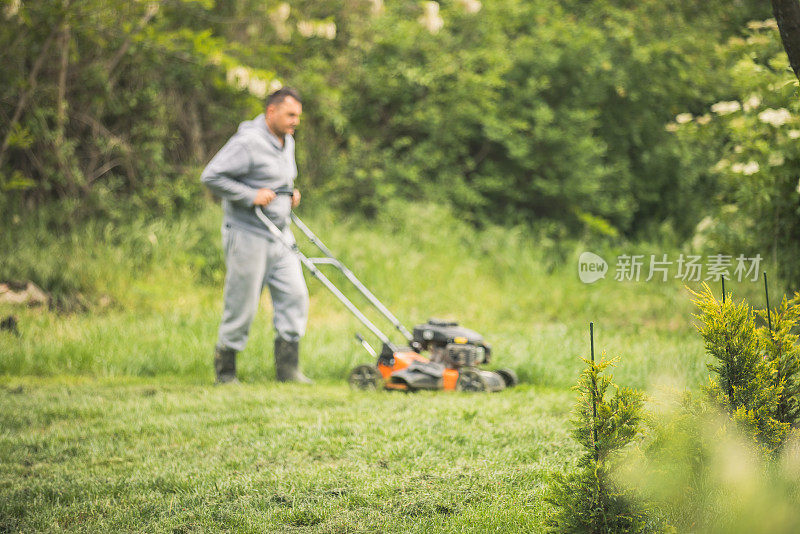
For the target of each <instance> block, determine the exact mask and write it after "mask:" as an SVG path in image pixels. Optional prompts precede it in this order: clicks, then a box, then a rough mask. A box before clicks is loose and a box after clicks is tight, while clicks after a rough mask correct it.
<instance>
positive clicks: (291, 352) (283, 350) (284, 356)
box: [275, 337, 313, 384]
mask: <svg viewBox="0 0 800 534" xmlns="http://www.w3.org/2000/svg"><path fill="white" fill-rule="evenodd" d="M299 360H300V343H298V342H297V341H286V340H285V339H283V338H281V337H276V338H275V376H276V377H277V379H278V382H299V383H301V384H313V381H312V380H311V379H310V378H308V377H307V376H306V375H304V374H303V373H301V372H300V369H299V367H298V363H299Z"/></svg>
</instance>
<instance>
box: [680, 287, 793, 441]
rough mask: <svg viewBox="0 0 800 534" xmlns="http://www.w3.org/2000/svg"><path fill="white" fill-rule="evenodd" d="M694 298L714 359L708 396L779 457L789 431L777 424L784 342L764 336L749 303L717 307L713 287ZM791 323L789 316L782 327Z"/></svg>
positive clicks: (730, 301)
mask: <svg viewBox="0 0 800 534" xmlns="http://www.w3.org/2000/svg"><path fill="white" fill-rule="evenodd" d="M694 297H695V299H694V303H695V304H696V305H697V307H698V309H699V313H698V314H696V315H695V316H696V317H697V318H698V319H699V321H700V325H699V327H698V328H699V330H700V334H701V335H702V337H703V340H704V341H705V348H706V352H707V353H708V354H709V355H710V356H712V357H713V359H714V361H713V362H712V363H710V364H709V365H708V368H709V370H710V371H711V376H710V377H709V383H708V385H707V386H705V388H704V389H705V392H706V393H707V394H708V396H709V398H710V399H711V400H712V402H714V403H715V404H716V405H718V406H720V407H721V408H722V409H723V410H724V411H726V412H727V413H728V414H729V415H730V416H731V418H732V419H733V420H734V421H736V422H737V423H738V424H739V425H740V426H741V427H742V429H743V430H744V431H745V432H746V433H748V434H749V435H750V436H752V437H753V438H755V439H756V440H757V441H758V443H760V444H761V445H762V446H763V447H764V448H765V449H766V450H767V451H775V450H776V449H778V448H779V447H780V446H781V444H782V443H783V441H784V439H785V438H786V436H787V433H788V431H789V427H790V424H789V423H788V422H786V421H782V420H780V419H779V418H778V414H779V406H780V404H781V398H782V394H783V392H784V390H785V389H786V388H785V384H786V380H785V377H784V378H780V377H778V376H777V375H778V373H777V372H776V367H775V366H776V365H782V364H783V363H785V360H786V358H785V357H784V354H785V353H786V351H787V346H784V344H783V342H782V341H785V339H784V338H781V340H782V341H781V342H779V343H777V344H776V343H775V342H774V341H772V340H771V337H770V336H771V334H764V333H763V332H761V331H759V328H757V327H756V321H755V317H756V314H755V313H754V312H753V310H752V309H751V308H750V306H749V305H748V304H747V303H746V302H744V301H743V302H740V303H738V304H737V303H736V302H734V301H733V299H730V298H728V299H727V300H725V301H724V302H721V301H718V300H717V299H716V298H715V297H714V295H713V293H712V292H711V289H710V288H709V287H708V285H704V287H703V289H702V290H701V291H700V292H694ZM788 318H789V315H788V314H786V315H785V318H782V319H781V321H788V320H789V319H788ZM782 328H785V325H783V323H782ZM765 339H767V340H769V342H767V343H765ZM770 355H771V356H770ZM785 404H787V405H788V401H785ZM792 406H794V404H792Z"/></svg>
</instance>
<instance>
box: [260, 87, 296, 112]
mask: <svg viewBox="0 0 800 534" xmlns="http://www.w3.org/2000/svg"><path fill="white" fill-rule="evenodd" d="M289 96H290V97H292V98H294V99H295V100H297V101H298V102H299V103H301V104H302V103H303V101H302V100H300V93H298V92H297V89H294V88H292V87H281V88H280V89H278V90H277V91H275V92H273V93H270V95H269V96H268V97H267V104H266V105H265V106H264V107H269V106H271V105H273V104H274V105H276V106H277V105H278V104H280V103H281V102H283V101H284V100H286V97H289Z"/></svg>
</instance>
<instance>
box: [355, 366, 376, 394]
mask: <svg viewBox="0 0 800 534" xmlns="http://www.w3.org/2000/svg"><path fill="white" fill-rule="evenodd" d="M347 382H348V383H349V384H350V387H351V388H353V389H363V390H368V389H378V387H379V386H380V385H381V382H382V378H381V374H380V372H378V369H377V367H375V366H374V365H359V366H358V367H355V368H354V369H353V370H352V371H350V376H349V377H348V378H347Z"/></svg>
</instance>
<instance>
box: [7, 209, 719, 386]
mask: <svg viewBox="0 0 800 534" xmlns="http://www.w3.org/2000/svg"><path fill="white" fill-rule="evenodd" d="M302 208H303V209H302V210H301V212H300V215H301V217H302V218H304V219H305V222H306V223H307V224H308V225H309V226H310V227H311V228H312V229H313V230H314V231H315V232H316V233H317V234H318V235H319V237H320V238H321V239H322V240H323V241H324V242H325V243H326V244H327V245H328V247H329V248H330V249H331V250H333V251H334V253H335V254H337V255H338V256H339V258H340V259H342V260H343V261H344V262H345V263H346V264H347V265H348V266H349V267H350V268H351V269H352V270H353V271H354V272H355V273H356V274H357V276H359V277H360V279H361V280H362V281H363V282H364V283H365V284H366V285H367V286H368V287H370V288H371V289H372V291H373V292H374V293H375V294H376V295H377V296H378V297H379V298H380V299H382V300H383V301H384V303H385V304H386V305H387V306H388V307H389V308H390V309H392V310H393V312H394V313H395V314H396V315H397V316H398V317H399V318H400V319H401V321H403V322H404V323H405V324H406V326H407V327H410V326H413V324H415V323H419V322H424V321H425V320H427V319H428V318H429V317H443V318H451V319H456V320H459V321H460V322H461V323H462V324H464V325H466V326H468V327H470V328H473V329H475V330H478V331H479V332H481V333H482V334H484V336H485V337H486V339H487V341H488V342H489V343H491V344H492V346H493V349H494V354H495V355H496V357H495V364H496V365H497V366H510V367H514V368H516V369H517V371H518V373H519V375H520V377H521V379H522V380H523V381H525V382H530V383H534V384H542V385H553V386H558V387H565V386H568V385H569V384H572V383H573V381H574V378H575V376H577V373H578V372H579V369H580V361H579V359H578V358H577V356H578V355H581V354H585V349H586V345H587V340H586V335H585V330H586V325H587V324H588V322H589V321H590V320H592V321H595V323H596V324H597V326H598V347H599V348H600V349H601V350H602V349H605V350H608V351H609V352H613V353H614V354H618V355H620V356H621V357H622V361H623V362H624V364H623V365H622V366H621V367H620V370H619V372H618V373H617V375H618V377H619V379H620V380H621V381H624V382H625V383H627V384H629V385H633V386H639V387H647V386H648V385H649V384H650V383H651V382H653V381H654V380H658V379H659V377H661V376H671V377H677V379H678V380H680V381H683V382H685V383H686V384H687V385H692V384H696V383H698V381H700V380H702V376H703V373H704V365H705V359H704V356H703V351H702V346H701V344H700V341H699V339H698V337H697V336H696V334H695V332H694V330H693V327H692V320H691V304H690V302H689V298H688V296H687V294H686V292H685V290H684V288H683V287H682V285H681V283H680V282H679V281H671V282H666V283H660V282H651V283H644V282H639V283H633V282H630V283H621V282H615V281H614V280H613V272H612V273H609V275H608V276H607V279H605V280H601V281H599V282H597V283H595V284H592V285H586V284H583V283H581V282H580V280H579V279H578V277H577V269H576V265H577V263H576V259H577V256H578V255H579V254H580V252H582V251H583V250H597V249H598V247H601V251H602V246H603V245H602V244H583V243H579V242H557V241H554V240H552V239H548V238H547V237H545V236H544V234H543V233H537V232H533V231H530V230H526V229H524V228H510V229H507V228H499V227H491V226H490V227H487V228H484V229H481V230H475V229H473V228H472V227H471V226H469V225H467V224H465V223H463V222H462V221H460V220H459V219H458V218H457V217H456V216H455V215H454V214H452V213H451V212H450V211H448V210H447V209H445V208H443V207H440V206H436V205H431V204H427V205H411V204H405V203H402V202H396V203H393V204H390V205H388V206H386V209H385V210H384V211H383V212H382V213H381V214H380V216H379V217H378V219H377V220H372V221H366V220H364V219H363V218H361V217H359V216H358V215H351V216H346V217H343V216H341V215H339V214H335V213H333V212H331V211H328V210H325V209H320V208H319V207H317V206H312V205H304V206H302ZM220 221H221V212H220V210H219V208H218V207H216V206H213V205H209V206H208V207H207V208H206V209H204V210H203V211H201V212H199V213H193V214H187V215H185V216H183V217H182V218H180V219H177V220H160V219H151V220H147V219H142V218H140V219H135V220H132V221H130V223H129V224H128V225H126V226H125V227H115V226H111V225H109V224H103V223H99V222H96V223H92V222H90V223H88V224H86V225H84V226H83V227H81V228H80V229H79V230H77V231H75V232H73V233H71V234H69V235H66V236H56V235H54V234H52V233H50V232H48V230H47V225H46V220H36V219H32V220H30V221H23V222H21V223H20V224H19V225H18V227H17V228H15V229H14V231H13V232H11V234H13V236H14V238H13V240H14V243H15V246H14V249H13V250H14V251H15V252H14V254H11V255H9V256H7V257H4V259H3V262H2V265H0V279H6V280H8V279H11V280H14V279H16V280H28V279H30V280H33V281H34V282H36V283H38V284H40V285H42V286H43V287H45V288H46V289H47V290H48V291H50V292H52V293H53V295H54V296H55V297H56V298H57V299H59V301H60V302H70V298H72V297H73V296H74V295H75V294H80V295H82V299H83V302H86V303H87V304H86V305H85V306H83V307H84V308H86V307H88V311H80V310H79V311H78V312H73V313H55V312H50V311H45V310H41V309H30V310H20V309H16V308H14V309H12V308H9V307H8V306H3V307H0V312H2V313H4V314H9V313H14V314H17V315H18V316H19V319H20V329H21V332H22V336H21V338H20V339H16V338H13V337H11V336H9V335H5V334H0V350H2V353H3V355H4V356H3V358H2V360H0V373H4V374H34V375H41V376H47V375H60V374H65V373H66V374H87V375H94V376H120V375H133V376H166V375H177V376H179V377H182V379H185V380H187V381H190V382H200V383H202V382H207V381H208V380H210V379H211V366H210V363H209V362H210V354H211V350H212V347H213V345H214V342H215V336H216V328H217V325H218V321H219V314H220V307H221V292H222V279H223V276H224V264H223V260H222V253H221V249H220V246H219V226H220ZM295 233H296V234H297V235H298V239H299V240H300V243H301V245H303V248H304V250H305V251H306V252H307V253H308V254H309V255H314V254H316V253H317V251H315V250H314V249H313V247H309V246H308V244H307V243H305V244H304V243H303V239H302V237H301V236H300V233H299V231H295ZM6 239H8V238H6ZM654 252H656V251H654ZM611 269H613V265H611ZM328 274H329V276H331V278H332V279H334V280H335V281H336V282H337V283H338V284H339V285H340V287H342V288H343V289H345V290H347V292H348V294H349V295H351V296H352V298H353V299H354V300H355V301H356V302H357V303H358V304H359V305H361V306H362V307H363V308H364V309H365V311H367V312H368V313H369V315H370V317H371V318H372V319H373V320H374V321H375V322H376V323H377V324H379V325H381V327H383V328H385V331H386V332H387V333H389V334H390V336H391V337H393V338H394V339H395V340H396V341H398V342H401V341H402V339H401V338H400V337H399V336H397V335H393V332H392V330H393V329H392V327H391V325H389V324H388V323H387V322H386V321H384V320H383V319H382V317H380V316H379V315H377V314H376V313H372V310H370V307H369V305H368V304H367V303H366V302H365V301H363V299H361V298H360V296H359V295H357V293H356V292H355V291H352V288H351V287H348V283H347V281H346V280H344V279H343V278H342V277H341V276H339V275H338V273H336V272H335V271H330V272H328ZM308 285H309V288H310V292H311V315H310V321H309V332H308V335H307V336H306V338H305V339H304V341H303V356H302V358H303V359H302V361H303V365H304V367H305V368H306V369H307V370H308V372H309V373H310V374H311V375H312V376H313V377H315V378H317V379H323V380H324V379H330V380H341V379H342V378H343V377H344V376H346V374H347V372H348V371H349V369H350V368H351V367H352V366H353V365H355V364H357V363H363V362H365V361H369V360H370V359H371V358H370V356H369V355H367V354H366V353H365V352H364V351H363V349H361V347H360V346H358V344H357V343H355V341H354V339H353V336H354V334H355V333H356V332H363V333H365V334H368V332H366V331H365V329H364V328H363V327H362V326H361V325H360V324H359V323H358V322H357V321H356V320H355V319H354V318H353V317H351V316H350V315H349V313H348V312H347V311H346V310H345V309H344V307H343V306H342V305H341V304H340V303H339V302H338V301H337V300H336V299H335V298H334V297H333V296H331V295H330V294H329V293H328V292H327V291H326V290H325V289H324V288H323V287H322V286H321V284H319V283H318V282H317V281H316V280H314V279H313V278H311V277H308ZM270 324H271V321H270V307H269V299H268V297H267V296H266V295H265V296H264V297H263V299H262V306H261V311H260V312H259V316H258V317H257V319H256V321H255V322H254V325H253V329H252V332H251V333H252V336H251V341H250V343H249V345H248V347H247V349H246V350H245V351H244V354H242V357H241V359H240V361H241V364H240V368H241V374H242V377H243V378H244V379H245V380H265V379H269V378H270V377H271V376H272V374H273V370H272V367H271V366H272V363H271V356H270V353H271V340H272V333H271V326H270Z"/></svg>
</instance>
